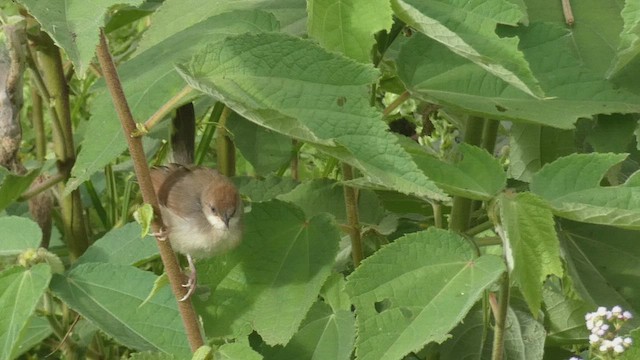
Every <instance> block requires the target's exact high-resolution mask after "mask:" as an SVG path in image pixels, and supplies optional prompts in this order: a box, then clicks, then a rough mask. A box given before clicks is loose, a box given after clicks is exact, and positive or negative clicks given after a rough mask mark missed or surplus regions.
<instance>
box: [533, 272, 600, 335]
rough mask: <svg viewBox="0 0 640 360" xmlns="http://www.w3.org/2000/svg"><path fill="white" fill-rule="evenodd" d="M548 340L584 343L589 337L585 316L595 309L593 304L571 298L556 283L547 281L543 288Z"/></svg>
mask: <svg viewBox="0 0 640 360" xmlns="http://www.w3.org/2000/svg"><path fill="white" fill-rule="evenodd" d="M542 297H543V299H544V308H545V315H546V316H545V318H546V323H547V329H548V333H547V342H548V343H556V344H564V345H567V344H584V343H585V342H586V341H587V339H588V335H589V333H588V331H587V327H586V326H585V320H584V316H585V314H587V313H588V312H591V311H593V305H591V304H588V303H586V302H584V301H582V300H576V299H571V298H569V297H567V296H566V295H565V294H563V293H562V290H561V289H559V288H558V287H557V286H556V285H554V284H551V283H547V284H546V285H545V287H544V288H543V290H542Z"/></svg>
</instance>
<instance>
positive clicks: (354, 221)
mask: <svg viewBox="0 0 640 360" xmlns="http://www.w3.org/2000/svg"><path fill="white" fill-rule="evenodd" d="M342 177H343V179H344V180H345V181H348V180H353V168H352V167H351V165H349V164H347V163H342ZM343 190H344V203H345V206H346V210H347V222H348V224H347V226H348V228H349V237H350V238H351V258H352V259H353V266H354V267H356V268H357V267H358V266H360V263H361V262H362V259H363V258H364V253H363V251H362V237H361V235H360V219H359V216H358V197H357V196H356V189H355V188H352V187H351V186H347V185H344V186H343Z"/></svg>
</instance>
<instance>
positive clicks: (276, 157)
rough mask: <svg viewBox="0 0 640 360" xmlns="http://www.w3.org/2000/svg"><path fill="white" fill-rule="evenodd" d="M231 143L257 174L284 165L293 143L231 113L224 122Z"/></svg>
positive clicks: (262, 173) (263, 173) (268, 171)
mask: <svg viewBox="0 0 640 360" xmlns="http://www.w3.org/2000/svg"><path fill="white" fill-rule="evenodd" d="M226 126H227V129H228V130H229V131H230V132H231V133H232V134H233V143H234V145H235V146H236V147H237V148H238V150H240V152H241V153H242V156H243V157H244V158H245V159H247V161H249V163H251V165H252V166H253V168H254V169H255V170H256V173H257V174H258V175H267V174H269V173H270V172H273V171H277V170H279V169H280V168H282V166H283V165H286V164H287V163H288V162H289V161H290V160H291V157H292V152H293V143H292V141H291V139H289V138H288V137H286V136H284V135H282V134H279V133H277V132H274V131H271V130H269V129H265V128H263V127H261V126H258V125H256V124H255V123H253V122H251V121H248V120H247V119H245V118H243V117H242V116H239V115H238V114H236V113H233V114H232V115H230V116H229V118H228V119H227V123H226Z"/></svg>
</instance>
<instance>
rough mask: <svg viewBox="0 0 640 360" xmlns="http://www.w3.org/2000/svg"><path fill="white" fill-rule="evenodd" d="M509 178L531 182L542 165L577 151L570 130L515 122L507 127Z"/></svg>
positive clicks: (572, 133) (572, 132)
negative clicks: (508, 136)
mask: <svg viewBox="0 0 640 360" xmlns="http://www.w3.org/2000/svg"><path fill="white" fill-rule="evenodd" d="M509 134H510V139H509V140H510V141H509V169H508V171H507V174H508V176H509V177H510V178H513V179H516V180H519V181H524V182H530V181H531V178H532V177H533V174H535V173H537V172H538V171H539V170H540V168H541V167H542V165H544V164H546V163H549V162H552V161H554V160H556V159H557V158H558V157H560V156H565V155H569V154H572V153H574V152H576V150H577V149H576V145H575V140H574V131H573V130H563V129H556V128H551V127H547V126H540V125H533V124H524V123H515V124H513V125H511V128H510V129H509Z"/></svg>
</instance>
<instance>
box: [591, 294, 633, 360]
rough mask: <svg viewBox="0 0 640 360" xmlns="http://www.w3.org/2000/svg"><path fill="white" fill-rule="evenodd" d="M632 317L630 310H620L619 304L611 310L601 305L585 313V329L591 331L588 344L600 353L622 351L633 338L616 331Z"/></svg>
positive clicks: (629, 344)
mask: <svg viewBox="0 0 640 360" xmlns="http://www.w3.org/2000/svg"><path fill="white" fill-rule="evenodd" d="M632 317H633V315H631V313H630V312H628V311H624V310H622V308H621V307H620V306H614V307H612V308H611V310H607V308H605V307H604V306H601V307H599V308H598V310H596V311H595V312H592V313H588V314H587V315H585V317H584V318H585V320H586V322H587V329H589V330H590V331H591V335H589V344H591V347H592V349H594V350H596V351H597V352H599V353H601V354H607V353H608V354H612V355H613V354H621V353H623V352H624V351H625V350H626V349H627V348H628V347H629V346H631V344H632V342H633V340H632V339H631V338H630V337H622V336H619V335H618V331H619V330H620V328H621V327H622V325H623V324H624V323H625V322H626V321H627V320H629V319H631V318H632Z"/></svg>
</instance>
